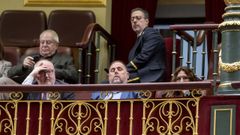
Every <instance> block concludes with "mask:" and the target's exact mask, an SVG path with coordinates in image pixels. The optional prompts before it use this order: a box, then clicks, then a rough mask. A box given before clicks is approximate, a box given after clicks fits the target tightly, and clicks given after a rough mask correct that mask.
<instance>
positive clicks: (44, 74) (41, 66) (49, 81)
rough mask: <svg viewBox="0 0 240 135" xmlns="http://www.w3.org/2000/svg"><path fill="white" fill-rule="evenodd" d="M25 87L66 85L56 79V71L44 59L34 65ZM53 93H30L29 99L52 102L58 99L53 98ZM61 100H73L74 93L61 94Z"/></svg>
mask: <svg viewBox="0 0 240 135" xmlns="http://www.w3.org/2000/svg"><path fill="white" fill-rule="evenodd" d="M22 84H23V85H36V84H37V85H58V84H65V83H64V82H62V81H60V80H58V79H56V77H55V69H54V66H53V64H52V62H51V61H49V60H45V59H42V60H40V61H38V62H37V63H36V64H35V65H34V69H33V70H32V72H31V73H30V74H29V75H28V76H27V78H26V79H25V80H24V81H23V83H22ZM50 93H52V92H35V93H29V94H28V99H36V100H40V99H42V100H50V99H55V98H56V97H52V96H51V94H50ZM59 96H60V97H59V98H60V99H73V98H74V95H73V93H61V94H60V95H59Z"/></svg>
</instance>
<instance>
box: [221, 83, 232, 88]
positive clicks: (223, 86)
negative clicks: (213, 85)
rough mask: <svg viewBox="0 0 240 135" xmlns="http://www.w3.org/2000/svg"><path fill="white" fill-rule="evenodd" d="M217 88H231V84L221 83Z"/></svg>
mask: <svg viewBox="0 0 240 135" xmlns="http://www.w3.org/2000/svg"><path fill="white" fill-rule="evenodd" d="M218 87H219V88H226V87H232V83H231V82H227V83H221V84H220V85H219V86H218Z"/></svg>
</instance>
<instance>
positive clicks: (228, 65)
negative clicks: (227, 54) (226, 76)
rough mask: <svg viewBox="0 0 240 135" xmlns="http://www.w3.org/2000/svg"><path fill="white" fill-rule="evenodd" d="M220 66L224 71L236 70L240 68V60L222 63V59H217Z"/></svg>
mask: <svg viewBox="0 0 240 135" xmlns="http://www.w3.org/2000/svg"><path fill="white" fill-rule="evenodd" d="M219 65H220V68H221V69H222V70H223V71H225V72H236V71H239V70H240V61H237V62H233V63H224V62H222V59H221V58H220V60H219Z"/></svg>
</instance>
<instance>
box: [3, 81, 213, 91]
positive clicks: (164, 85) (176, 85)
mask: <svg viewBox="0 0 240 135" xmlns="http://www.w3.org/2000/svg"><path fill="white" fill-rule="evenodd" d="M176 89H178V90H181V89H183V90H184V89H206V90H212V89H213V85H212V82H211V81H196V82H183V83H180V82H159V83H135V84H134V83H128V84H68V85H1V86H0V91H26V92H27V91H28V92H37V91H79V92H80V91H111V90H119V91H132V90H150V91H153V90H176Z"/></svg>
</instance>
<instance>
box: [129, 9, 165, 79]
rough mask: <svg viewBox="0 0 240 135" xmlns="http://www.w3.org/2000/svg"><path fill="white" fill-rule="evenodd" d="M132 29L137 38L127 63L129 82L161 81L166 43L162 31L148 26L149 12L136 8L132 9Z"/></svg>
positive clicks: (163, 72) (163, 71)
mask: <svg viewBox="0 0 240 135" xmlns="http://www.w3.org/2000/svg"><path fill="white" fill-rule="evenodd" d="M130 19H131V24H132V29H133V31H134V32H136V34H137V39H136V42H135V44H134V46H133V47H132V49H131V50H130V52H129V56H128V60H129V63H128V64H127V69H128V72H129V73H130V80H129V82H159V81H163V80H164V74H165V45H164V40H163V38H162V36H161V35H160V33H159V32H158V31H157V30H155V29H153V28H151V27H148V23H149V15H148V12H147V11H145V10H143V9H141V8H135V9H132V11H131V18H130Z"/></svg>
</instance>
